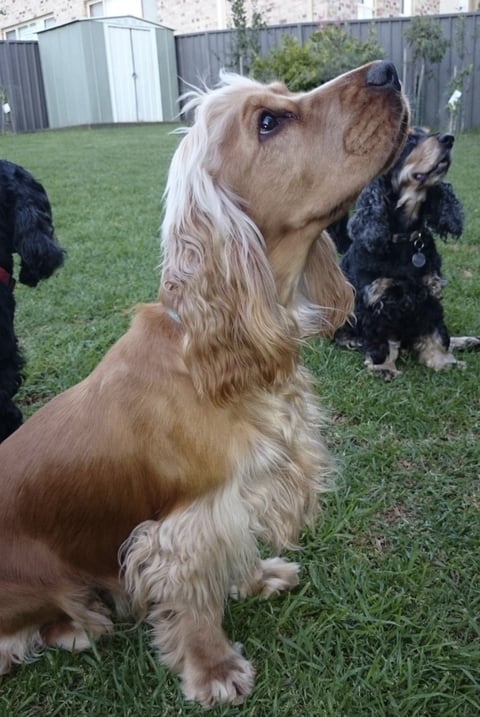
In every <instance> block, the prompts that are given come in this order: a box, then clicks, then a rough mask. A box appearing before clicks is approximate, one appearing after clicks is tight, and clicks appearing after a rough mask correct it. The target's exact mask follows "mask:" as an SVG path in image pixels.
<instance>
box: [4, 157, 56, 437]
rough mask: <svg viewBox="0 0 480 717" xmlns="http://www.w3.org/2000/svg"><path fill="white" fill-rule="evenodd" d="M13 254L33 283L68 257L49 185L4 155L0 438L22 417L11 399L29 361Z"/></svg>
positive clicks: (22, 277) (25, 281)
mask: <svg viewBox="0 0 480 717" xmlns="http://www.w3.org/2000/svg"><path fill="white" fill-rule="evenodd" d="M14 254H18V256H19V257H20V272H19V277H18V278H19V281H21V282H22V284H27V285H28V286H36V284H38V282H39V281H40V279H44V278H47V277H49V276H50V275H51V274H52V273H53V272H54V271H55V269H57V268H58V267H60V266H61V265H62V264H63V259H64V250H63V249H62V248H61V246H60V245H59V244H58V242H57V240H56V239H55V236H54V229H53V225H52V212H51V208H50V202H49V200H48V197H47V194H46V192H45V189H44V188H43V187H42V185H41V184H40V183H39V182H37V181H36V180H35V179H34V178H33V177H32V175H31V174H30V173H29V172H27V171H26V170H25V169H24V168H23V167H20V166H19V165H17V164H13V163H12V162H8V161H6V160H0V441H3V440H4V439H5V438H7V436H9V435H10V434H11V433H13V431H14V430H15V429H16V428H18V426H19V425H20V424H21V422H22V414H21V411H20V409H19V408H18V406H16V405H15V403H14V402H13V400H12V399H13V396H14V395H15V394H16V392H17V391H18V389H19V387H20V384H21V381H22V368H23V365H24V359H23V357H22V353H21V351H20V349H19V346H18V342H17V338H16V336H15V330H14V312H15V298H14V294H13V290H14V287H15V280H14V278H13V274H14V258H13V255H14Z"/></svg>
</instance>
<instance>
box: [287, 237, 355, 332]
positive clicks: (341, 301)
mask: <svg viewBox="0 0 480 717" xmlns="http://www.w3.org/2000/svg"><path fill="white" fill-rule="evenodd" d="M353 298H354V297H353V288H352V286H351V285H350V284H349V283H348V281H347V280H346V279H345V276H344V275H343V273H342V270H341V269H340V267H339V265H338V258H337V251H336V248H335V245H334V243H333V241H332V240H331V239H330V237H329V236H328V234H327V233H326V232H322V234H321V235H320V237H319V238H318V239H317V240H316V241H315V242H314V244H313V245H312V248H311V249H310V253H309V255H308V257H307V261H306V264H305V271H304V275H303V278H302V282H301V286H300V300H299V303H298V306H297V312H298V320H299V324H300V328H301V333H302V336H312V335H315V334H319V335H320V336H324V337H327V338H331V337H332V336H333V334H334V333H335V331H336V329H338V328H339V327H340V326H342V324H344V323H345V321H347V319H348V318H349V316H350V315H351V313H352V311H353V303H354V302H353Z"/></svg>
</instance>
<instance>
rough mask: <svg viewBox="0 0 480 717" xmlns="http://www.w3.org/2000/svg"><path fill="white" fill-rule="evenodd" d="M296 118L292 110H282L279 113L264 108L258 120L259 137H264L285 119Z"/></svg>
mask: <svg viewBox="0 0 480 717" xmlns="http://www.w3.org/2000/svg"><path fill="white" fill-rule="evenodd" d="M292 119H297V115H296V114H294V113H293V112H282V113H281V114H274V113H273V112H271V111H270V110H264V111H263V112H262V113H261V115H260V118H259V121H258V133H259V135H260V139H263V138H265V137H266V136H267V135H269V134H272V132H275V131H276V130H278V129H279V128H280V127H281V126H282V125H283V124H285V122H286V121H287V120H292Z"/></svg>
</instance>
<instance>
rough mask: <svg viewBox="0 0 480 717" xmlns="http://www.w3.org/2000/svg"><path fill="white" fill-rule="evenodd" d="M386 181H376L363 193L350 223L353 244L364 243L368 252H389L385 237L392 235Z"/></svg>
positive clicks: (349, 230)
mask: <svg viewBox="0 0 480 717" xmlns="http://www.w3.org/2000/svg"><path fill="white" fill-rule="evenodd" d="M386 197H387V191H386V180H385V178H384V177H379V178H378V179H375V180H374V181H373V182H372V183H371V184H369V185H368V186H367V187H365V189H364V190H363V191H362V193H361V194H360V196H359V197H358V200H357V203H356V205H355V210H354V212H353V214H352V216H351V217H350V219H349V221H348V235H349V237H350V239H351V240H352V242H353V244H355V243H356V242H358V243H360V242H361V243H362V244H363V246H365V248H366V249H367V250H368V251H373V252H381V251H382V248H383V247H384V248H385V251H387V250H388V245H387V242H386V241H385V237H387V236H388V235H389V233H390V229H389V224H388V203H387V202H388V200H387V198H386Z"/></svg>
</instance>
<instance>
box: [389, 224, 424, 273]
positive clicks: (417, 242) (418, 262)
mask: <svg viewBox="0 0 480 717" xmlns="http://www.w3.org/2000/svg"><path fill="white" fill-rule="evenodd" d="M392 241H393V243H394V244H396V243H398V242H401V241H408V242H411V243H412V244H413V254H412V256H411V258H410V261H411V262H412V264H413V266H414V267H415V268H416V269H422V268H423V267H424V266H425V264H426V263H427V258H426V256H425V254H424V253H423V251H422V250H423V249H424V248H425V243H424V241H423V239H422V232H421V231H420V229H416V230H415V231H414V232H412V233H411V234H392Z"/></svg>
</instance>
